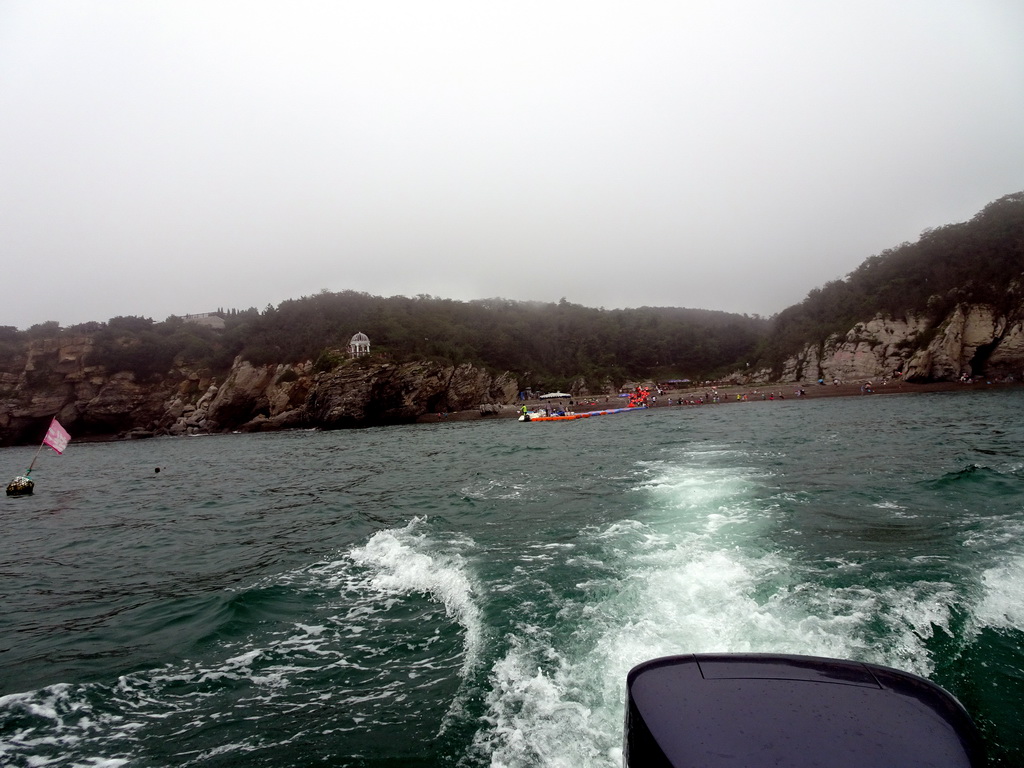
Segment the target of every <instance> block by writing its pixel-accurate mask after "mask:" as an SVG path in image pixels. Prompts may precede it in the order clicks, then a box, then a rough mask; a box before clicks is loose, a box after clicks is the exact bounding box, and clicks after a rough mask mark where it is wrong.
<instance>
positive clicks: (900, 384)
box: [416, 381, 1022, 424]
mask: <svg viewBox="0 0 1024 768" xmlns="http://www.w3.org/2000/svg"><path fill="white" fill-rule="evenodd" d="M861 386H862V385H861V384H859V383H858V384H844V383H840V384H817V383H814V384H805V385H800V384H795V383H787V384H781V383H778V382H776V383H775V384H770V385H759V386H756V387H749V386H738V385H727V386H720V387H717V388H716V389H717V392H718V394H719V395H720V396H721V401H720V402H718V403H701V404H700V405H698V406H692V405H690V406H683V407H686V408H693V407H700V406H701V405H727V404H729V403H736V402H763V401H769V400H768V398H772V395H774V397H773V398H772V401H774V400H814V399H818V398H830V397H872V396H875V395H911V394H924V393H929V392H979V391H992V390H995V389H1013V388H1017V387H1020V386H1022V384H1021V383H1019V382H992V383H985V382H958V381H935V382H926V383H922V384H912V383H909V382H905V381H890V382H888V383H887V384H876V385H874V386H873V388H872V391H871V392H862V391H861ZM800 388H802V389H803V390H804V394H803V395H801V396H799V397H798V396H797V395H796V390H797V389H800ZM711 390H712V387H711V386H707V387H702V388H691V389H674V390H669V391H667V392H665V394H663V395H658V396H657V397H658V400H657V402H655V403H653V404H650V403H649V404H648V407H649V408H678V407H680V406H679V405H677V401H678V399H679V398H691V397H703V396H704V393H705V392H710V391H711ZM762 393H763V394H764V395H765V398H762V397H761V395H762ZM744 394H745V395H747V400H737V399H736V396H737V395H740V396H742V395H744ZM669 400H671V401H672V402H671V404H670V403H669ZM624 401H625V398H619V397H617V396H616V397H613V396H611V395H598V396H593V397H574V398H572V402H573V406H572V409H573V410H574V411H575V412H576V413H585V412H586V411H588V410H602V409H604V408H618V407H622V403H623V402H624ZM524 405H525V406H527V408H529V409H530V410H534V409H536V408H542V407H544V405H555V406H562V407H569V402H568V400H540V399H536V398H535V399H532V400H522V401H518V402H517V403H516V404H515V405H501V406H495V407H497V408H500V409H501V410H500V411H499V412H497V413H486V414H485V413H481V412H480V410H479V409H472V410H464V411H452V412H451V413H446V414H443V415H442V414H436V413H428V414H424V415H422V416H420V417H419V418H418V419H417V420H416V423H417V424H439V423H443V422H446V421H477V420H480V419H511V418H518V417H519V409H520V408H522V406H524Z"/></svg>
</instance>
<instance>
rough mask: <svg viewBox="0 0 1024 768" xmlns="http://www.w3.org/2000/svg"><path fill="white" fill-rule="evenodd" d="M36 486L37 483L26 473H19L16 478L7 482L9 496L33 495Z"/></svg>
mask: <svg viewBox="0 0 1024 768" xmlns="http://www.w3.org/2000/svg"><path fill="white" fill-rule="evenodd" d="M35 487H36V484H35V483H33V482H32V479H31V478H29V477H26V476H25V475H18V476H17V477H16V478H14V479H13V480H11V482H9V483H8V484H7V495H8V496H31V495H32V489H33V488H35Z"/></svg>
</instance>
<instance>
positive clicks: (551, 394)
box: [540, 392, 572, 400]
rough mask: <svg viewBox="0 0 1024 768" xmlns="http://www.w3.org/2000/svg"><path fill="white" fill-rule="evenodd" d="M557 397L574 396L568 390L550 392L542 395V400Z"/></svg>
mask: <svg viewBox="0 0 1024 768" xmlns="http://www.w3.org/2000/svg"><path fill="white" fill-rule="evenodd" d="M556 397H572V395H570V394H568V393H566V392H548V393H547V394H546V395H541V396H540V399H541V400H553V399H554V398H556Z"/></svg>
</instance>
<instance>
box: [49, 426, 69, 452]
mask: <svg viewBox="0 0 1024 768" xmlns="http://www.w3.org/2000/svg"><path fill="white" fill-rule="evenodd" d="M70 439H71V435H69V434H68V432H67V430H66V429H64V427H62V426H61V425H60V422H59V421H57V420H56V419H54V420H53V421H51V422H50V428H49V429H48V430H46V437H44V438H43V445H48V446H50V447H51V448H53V450H55V451H56V452H57V453H64V449H65V448H67V447H68V440H70Z"/></svg>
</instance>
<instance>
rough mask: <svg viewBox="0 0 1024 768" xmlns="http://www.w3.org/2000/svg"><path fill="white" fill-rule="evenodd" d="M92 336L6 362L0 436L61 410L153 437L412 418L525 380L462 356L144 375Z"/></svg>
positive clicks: (73, 426)
mask: <svg viewBox="0 0 1024 768" xmlns="http://www.w3.org/2000/svg"><path fill="white" fill-rule="evenodd" d="M91 349H92V342H91V339H90V338H89V337H88V336H85V335H83V336H75V337H70V338H66V337H60V338H46V339H34V340H32V341H31V342H29V343H28V344H27V346H26V348H25V350H24V351H23V353H22V354H21V355H19V356H16V357H15V358H14V359H13V360H12V361H11V362H9V363H8V365H7V370H4V371H0V444H3V445H12V444H20V443H26V442H34V441H36V440H38V439H39V437H40V436H41V434H42V432H43V431H45V427H46V424H47V423H48V422H49V420H50V418H51V417H53V416H54V415H56V417H57V418H58V419H59V420H60V421H61V423H62V424H64V426H65V427H67V428H68V429H69V430H70V431H71V432H72V433H73V434H75V435H76V436H77V437H79V438H81V437H87V436H96V437H100V436H106V437H128V438H132V437H149V436H152V435H157V434H169V435H185V434H203V433H209V432H228V431H234V430H242V431H255V430H271V429H286V428H295V427H323V428H340V427H362V426H373V425H382V424H401V423H409V422H414V421H416V420H417V419H418V418H420V417H422V416H423V415H425V414H428V413H435V412H438V411H457V410H471V409H480V412H481V413H482V414H493V413H496V412H500V411H501V410H502V407H503V406H505V407H510V406H507V404H509V403H512V402H513V400H514V399H515V397H516V393H517V392H518V385H517V382H516V381H515V379H514V378H512V377H511V376H510V375H508V374H503V375H499V376H494V375H492V374H490V373H488V372H487V371H484V370H481V369H479V368H476V367H474V366H472V365H469V364H465V365H460V366H451V365H443V364H439V363H432V362H421V363H406V364H392V363H386V362H369V361H368V360H366V359H365V358H364V359H362V360H356V361H345V362H342V363H341V364H339V365H337V366H336V367H335V368H333V369H331V370H320V371H316V370H314V365H313V363H312V362H303V363H299V364H297V365H292V364H279V365H262V366H261V365H253V364H251V363H249V362H248V361H245V360H242V359H240V358H239V359H236V360H235V362H234V364H233V365H232V367H231V370H230V371H229V372H228V374H227V376H226V377H223V380H222V381H221V380H217V379H216V378H214V377H213V376H211V375H210V373H209V372H207V371H197V370H192V369H190V368H188V367H184V366H183V367H179V368H175V369H173V370H171V371H170V372H168V373H167V374H165V375H163V376H158V377H153V378H151V379H149V380H146V381H139V380H137V378H136V376H135V375H134V374H132V373H128V372H123V371H122V372H115V373H110V372H108V371H107V370H106V369H105V368H103V367H102V366H91V365H89V364H88V357H89V352H90V351H91Z"/></svg>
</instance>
